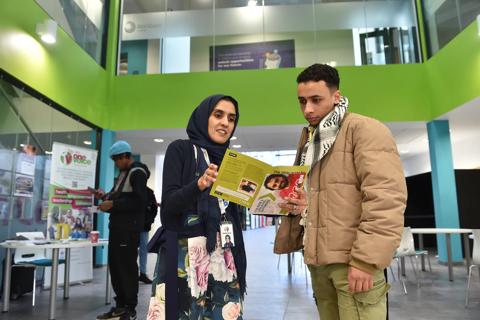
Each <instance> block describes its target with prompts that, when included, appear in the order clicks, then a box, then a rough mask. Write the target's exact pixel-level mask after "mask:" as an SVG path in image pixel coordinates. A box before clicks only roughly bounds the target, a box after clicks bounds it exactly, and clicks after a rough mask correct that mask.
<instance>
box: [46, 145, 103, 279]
mask: <svg viewBox="0 0 480 320" xmlns="http://www.w3.org/2000/svg"><path fill="white" fill-rule="evenodd" d="M50 163H51V166H50V185H49V197H48V218H47V237H48V239H52V240H53V239H54V240H60V239H69V241H75V240H86V238H87V237H88V235H89V233H90V232H91V231H92V228H93V213H92V210H91V207H92V205H93V196H92V194H91V192H89V191H88V187H91V188H93V187H94V186H95V170H96V163H97V151H96V150H92V149H87V148H82V147H77V146H71V145H66V144H62V143H58V142H54V143H53V148H52V159H51V162H50ZM49 254H50V252H49ZM60 256H61V257H63V256H64V252H60ZM70 263H71V271H70V283H72V282H79V281H88V280H91V279H92V278H93V269H92V248H75V249H72V250H71V256H70ZM63 268H64V265H60V266H59V270H58V275H59V276H58V284H59V285H60V284H62V283H63V281H64V279H63V276H62V275H63ZM50 278H51V268H46V269H45V281H44V287H45V288H48V286H49V285H50Z"/></svg>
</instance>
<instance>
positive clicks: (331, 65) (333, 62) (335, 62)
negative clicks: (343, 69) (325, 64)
mask: <svg viewBox="0 0 480 320" xmlns="http://www.w3.org/2000/svg"><path fill="white" fill-rule="evenodd" d="M329 65H330V67H334V68H335V67H336V66H337V61H334V60H332V61H330V63H329Z"/></svg>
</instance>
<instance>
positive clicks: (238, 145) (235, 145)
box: [232, 144, 242, 149]
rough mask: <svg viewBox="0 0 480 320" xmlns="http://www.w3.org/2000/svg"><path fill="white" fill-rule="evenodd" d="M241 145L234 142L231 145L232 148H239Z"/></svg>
mask: <svg viewBox="0 0 480 320" xmlns="http://www.w3.org/2000/svg"><path fill="white" fill-rule="evenodd" d="M241 147H242V145H241V144H234V145H233V146H232V148H235V149H240V148H241Z"/></svg>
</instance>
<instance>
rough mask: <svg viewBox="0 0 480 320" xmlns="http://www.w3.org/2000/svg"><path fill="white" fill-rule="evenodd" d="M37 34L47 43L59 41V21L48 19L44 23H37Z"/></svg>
mask: <svg viewBox="0 0 480 320" xmlns="http://www.w3.org/2000/svg"><path fill="white" fill-rule="evenodd" d="M36 31H37V34H38V35H39V36H40V39H42V41H43V42H45V43H49V44H51V43H55V42H56V41H57V23H56V22H55V21H53V20H52V19H47V20H45V21H44V22H42V23H37V28H36Z"/></svg>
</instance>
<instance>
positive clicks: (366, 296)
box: [353, 280, 390, 306]
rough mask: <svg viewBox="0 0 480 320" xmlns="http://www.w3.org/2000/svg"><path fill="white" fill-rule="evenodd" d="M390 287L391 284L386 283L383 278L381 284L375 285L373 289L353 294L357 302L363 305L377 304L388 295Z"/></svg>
mask: <svg viewBox="0 0 480 320" xmlns="http://www.w3.org/2000/svg"><path fill="white" fill-rule="evenodd" d="M389 289H390V284H388V283H386V282H385V280H382V283H381V284H380V285H374V286H373V288H372V289H370V290H368V291H365V292H357V293H355V294H354V295H353V298H354V299H355V302H356V303H357V304H361V305H363V306H371V305H375V304H377V303H379V302H381V300H382V299H383V298H385V296H386V295H387V292H388V290H389Z"/></svg>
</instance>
